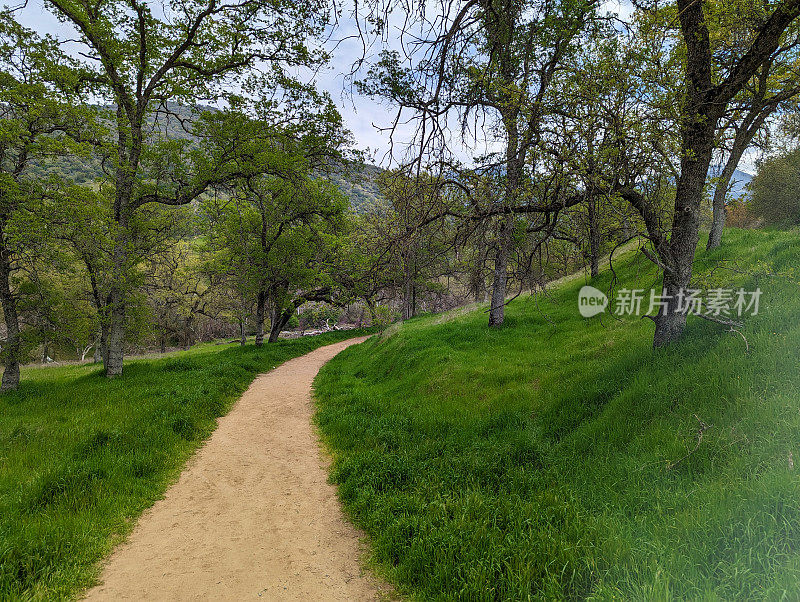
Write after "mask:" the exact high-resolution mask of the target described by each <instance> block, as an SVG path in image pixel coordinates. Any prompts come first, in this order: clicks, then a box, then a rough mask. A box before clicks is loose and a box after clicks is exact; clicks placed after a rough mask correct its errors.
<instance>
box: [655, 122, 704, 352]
mask: <svg viewBox="0 0 800 602" xmlns="http://www.w3.org/2000/svg"><path fill="white" fill-rule="evenodd" d="M716 124H717V118H715V117H714V116H713V115H708V114H702V115H701V114H700V112H699V111H698V112H696V113H695V116H694V119H693V120H692V122H691V123H690V124H689V125H687V127H686V130H685V132H684V134H683V143H682V150H683V153H682V155H683V158H682V159H681V175H680V177H679V178H678V185H677V189H676V192H675V211H674V213H673V218H672V235H671V237H670V239H669V243H668V246H667V250H666V253H665V254H663V255H662V259H664V258H666V259H668V262H667V263H665V265H666V267H667V269H666V270H664V278H663V294H664V295H666V297H665V300H666V301H667V303H666V304H665V305H664V306H662V307H661V309H660V311H659V313H658V315H657V316H655V324H656V330H655V334H654V335H653V346H654V347H663V346H665V345H669V344H670V343H674V342H675V341H677V340H678V339H679V338H680V337H681V335H682V334H683V331H684V329H685V327H686V314H685V313H681V312H679V311H677V309H678V307H677V302H676V295H678V294H679V293H681V292H684V291H686V289H688V288H689V282H690V281H691V278H692V264H693V263H694V256H695V252H696V251H697V242H698V240H699V238H700V204H701V200H702V198H703V187H704V186H705V182H706V177H707V175H708V167H709V165H710V164H711V154H712V148H713V141H714V132H715V130H716Z"/></svg>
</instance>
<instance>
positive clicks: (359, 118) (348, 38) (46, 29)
mask: <svg viewBox="0 0 800 602" xmlns="http://www.w3.org/2000/svg"><path fill="white" fill-rule="evenodd" d="M630 7H631V5H630V3H629V2H628V0H607V1H606V3H605V4H604V6H603V8H604V10H608V11H613V12H616V13H619V15H620V17H622V18H626V17H628V16H630V13H631V8H630ZM18 18H19V20H20V21H21V22H22V24H23V25H25V26H26V27H29V28H30V29H33V30H35V31H37V32H39V33H42V34H43V33H49V34H52V35H54V36H56V37H58V38H59V39H61V40H65V39H69V38H70V37H72V36H74V34H73V33H72V30H71V29H70V28H67V26H65V25H64V24H62V23H60V22H59V21H58V19H56V18H55V17H54V16H53V15H52V14H51V13H49V12H47V11H46V10H45V9H44V6H43V2H42V0H30V1H29V2H28V4H27V6H26V7H25V8H24V9H22V10H21V11H19V12H18ZM356 33H357V31H356V28H355V25H354V23H353V21H352V20H350V19H344V20H342V21H341V22H340V23H339V26H338V28H337V29H336V31H335V32H334V34H333V39H332V41H331V42H330V43H329V46H330V48H331V50H332V54H333V60H332V61H331V63H330V65H329V66H328V67H327V68H326V69H324V70H322V71H320V72H319V73H317V74H316V82H317V85H318V87H319V88H321V89H324V90H327V91H328V92H329V93H330V94H331V96H332V98H333V100H334V102H336V104H337V105H338V107H339V110H340V111H341V114H342V117H343V118H344V121H345V124H346V126H347V127H348V129H349V130H350V131H351V132H352V133H353V137H354V138H355V140H356V143H357V145H358V148H360V149H362V150H365V149H369V150H370V152H371V156H372V157H373V162H374V163H376V164H378V165H383V166H388V164H389V156H388V153H389V150H390V145H389V135H388V133H387V132H382V131H380V128H387V127H389V126H390V125H391V124H392V122H393V120H394V118H395V116H396V110H395V109H394V108H393V107H390V106H387V105H386V104H382V103H380V102H378V101H377V100H373V99H370V98H368V97H364V96H360V95H358V94H357V93H356V92H355V91H354V90H352V88H351V86H350V85H349V81H348V78H347V77H346V76H347V74H349V73H350V71H351V67H352V65H353V61H354V60H355V59H356V58H357V57H359V56H361V54H362V52H363V50H362V47H361V42H360V41H359V40H358V39H356V36H355V34H356ZM378 51H379V48H377V47H373V48H371V49H369V50H368V55H369V54H371V55H372V56H374V55H375V54H376V53H377V52H378ZM411 136H412V130H411V126H405V127H404V126H402V125H401V126H400V128H399V129H398V131H396V133H395V136H394V140H395V149H394V150H395V158H399V156H400V155H402V150H403V149H402V144H403V142H407V141H408V140H410V139H411ZM471 154H472V152H471V151H470V150H469V149H463V150H462V152H460V153H458V155H459V156H460V158H461V159H465V160H468V159H469V156H470V155H471ZM755 159H756V155H755V153H748V154H746V155H745V157H743V159H742V161H741V164H740V169H741V170H743V171H745V172H748V173H754V172H755V165H754V162H755Z"/></svg>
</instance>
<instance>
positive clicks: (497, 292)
mask: <svg viewBox="0 0 800 602" xmlns="http://www.w3.org/2000/svg"><path fill="white" fill-rule="evenodd" d="M513 225H514V218H513V216H512V215H511V214H509V215H506V216H504V217H503V218H502V221H501V222H500V229H499V232H498V234H497V251H496V253H495V257H494V282H493V283H492V304H491V306H490V307H489V326H501V325H502V324H503V320H504V319H505V308H506V283H507V282H508V257H509V255H510V252H511V229H512V227H513Z"/></svg>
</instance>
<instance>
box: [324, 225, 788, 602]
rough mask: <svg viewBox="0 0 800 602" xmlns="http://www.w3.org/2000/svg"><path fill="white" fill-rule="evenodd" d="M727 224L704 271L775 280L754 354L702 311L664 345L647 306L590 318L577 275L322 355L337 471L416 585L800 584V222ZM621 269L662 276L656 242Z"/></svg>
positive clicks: (714, 281)
mask: <svg viewBox="0 0 800 602" xmlns="http://www.w3.org/2000/svg"><path fill="white" fill-rule="evenodd" d="M726 237H727V240H726V241H725V244H724V245H723V247H722V248H721V249H719V250H717V251H715V252H714V253H712V254H707V253H705V252H704V251H703V252H699V253H698V263H697V268H696V273H697V278H696V281H697V284H698V285H699V286H702V287H703V288H706V287H709V288H710V287H713V286H736V287H738V286H740V285H741V286H744V287H745V288H746V289H750V288H754V287H756V286H759V287H761V289H762V290H763V296H762V298H761V308H760V309H761V311H760V313H759V315H757V316H754V317H750V318H749V319H748V320H747V323H746V325H745V327H744V329H743V334H744V336H745V337H746V338H747V341H748V342H749V345H750V352H749V353H746V352H745V342H744V340H743V339H742V337H740V336H739V335H736V334H732V333H729V332H725V330H724V329H723V328H721V327H720V326H718V325H716V324H712V323H710V322H706V321H703V320H700V319H697V318H690V322H689V327H688V331H687V335H686V338H685V340H683V341H682V342H681V343H680V344H678V345H675V346H673V347H671V348H670V349H665V350H660V351H653V350H652V349H651V340H652V338H651V337H652V331H653V325H652V323H651V322H650V321H648V320H641V319H637V318H624V319H620V320H616V319H613V318H611V317H609V316H608V315H604V316H602V317H595V318H592V319H588V320H587V319H584V318H582V317H580V315H579V314H578V311H577V293H578V290H579V288H580V287H581V286H582V285H583V284H584V282H583V281H582V280H581V281H575V282H570V283H567V284H565V285H563V286H562V287H561V288H559V289H557V290H554V291H551V293H550V294H549V296H547V297H544V298H542V297H540V298H520V299H517V300H515V301H514V302H512V303H511V304H510V305H509V307H508V319H507V324H506V326H505V327H503V328H502V329H499V330H489V329H488V328H487V327H486V325H485V323H486V315H485V314H484V313H483V311H475V312H472V313H468V314H465V315H455V317H453V319H451V320H443V319H442V318H441V317H424V318H420V319H417V320H412V321H410V322H407V323H405V324H404V325H403V326H402V328H400V329H399V330H397V331H396V332H395V333H394V334H392V335H391V336H388V337H384V338H379V337H373V338H372V339H371V340H370V341H368V342H366V343H364V344H362V345H359V346H357V347H353V348H350V349H348V350H347V351H345V352H344V353H342V354H341V355H339V356H338V357H337V358H335V359H334V360H333V361H332V362H331V363H329V364H328V365H327V366H326V367H325V368H324V369H323V371H322V372H321V373H320V375H319V376H318V378H317V381H316V386H317V392H318V398H319V401H318V404H319V405H318V413H317V420H318V423H319V425H320V427H321V429H322V432H323V433H324V437H325V438H326V441H327V443H328V444H329V446H330V448H331V449H332V451H333V453H334V457H335V462H334V468H333V473H332V478H333V480H334V481H335V482H336V483H338V484H339V487H340V489H339V491H340V496H341V498H342V500H343V502H344V504H345V506H346V508H347V510H348V511H349V512H350V514H351V515H352V517H353V518H354V520H355V522H356V523H358V524H359V525H361V526H362V527H363V528H364V529H365V530H366V531H367V532H368V533H369V535H370V536H371V539H372V542H373V550H374V552H373V555H374V560H375V562H376V563H377V564H378V565H379V566H380V567H382V569H383V571H384V572H385V573H386V575H387V576H388V577H389V578H390V579H391V580H393V581H394V582H395V583H397V584H398V585H399V589H400V590H401V591H403V592H406V593H410V594H414V595H415V596H416V597H419V598H420V599H456V598H457V599H467V600H483V599H487V600H488V599H515V600H521V599H528V598H539V599H553V598H592V599H611V598H617V599H619V598H623V599H636V600H643V599H648V600H659V599H672V598H687V599H707V600H718V599H733V598H736V599H781V598H785V599H798V598H800V369H799V368H800V320H798V316H800V285H799V284H798V274H797V273H796V271H795V270H796V267H795V266H798V265H800V235H798V233H797V232H789V233H786V232H784V233H779V232H768V233H764V232H752V231H730V232H727V233H726ZM703 247H704V243H703V244H702V245H701V248H703ZM615 270H616V274H617V277H618V279H619V282H618V283H617V287H618V288H621V287H628V288H634V287H638V288H647V289H649V288H650V287H651V286H653V285H654V284H656V283H657V280H656V278H655V272H654V270H653V268H652V265H651V264H649V262H648V261H647V260H645V259H644V258H642V257H641V256H639V257H635V256H634V255H632V254H629V255H628V256H626V257H625V258H624V260H622V261H619V262H616V263H615ZM593 284H594V285H595V286H597V287H598V288H600V289H608V288H609V286H610V284H611V274H610V273H608V272H607V273H605V274H603V275H602V276H601V277H600V278H599V279H598V280H597V281H596V282H594V283H593ZM701 433H702V434H701Z"/></svg>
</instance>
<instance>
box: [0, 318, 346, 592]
mask: <svg viewBox="0 0 800 602" xmlns="http://www.w3.org/2000/svg"><path fill="white" fill-rule="evenodd" d="M357 334H359V333H358V332H354V331H350V332H334V333H328V334H325V335H320V336H316V337H307V338H302V339H297V340H292V341H280V342H278V343H275V344H271V345H265V346H264V347H263V348H262V349H257V348H255V347H254V346H252V345H250V346H247V347H243V348H242V347H239V346H238V345H235V346H231V345H225V346H214V345H204V346H200V347H198V348H196V349H193V350H191V351H189V352H180V353H178V354H174V355H173V356H172V357H167V358H165V359H154V360H138V361H133V362H130V363H126V366H125V374H124V376H123V377H122V378H120V379H117V380H113V381H109V380H107V379H106V378H105V377H104V376H103V375H102V374H101V371H100V369H99V368H98V367H96V366H92V365H84V366H67V367H55V368H54V367H50V368H37V369H27V370H25V371H24V372H23V375H22V386H21V387H20V390H19V391H18V392H17V393H14V394H6V395H3V396H0V599H9V598H23V599H25V598H36V599H48V600H50V599H60V598H68V597H71V596H74V595H75V594H76V593H78V592H79V591H80V589H81V588H84V587H86V586H88V585H90V584H91V583H92V580H93V577H94V575H95V574H96V571H97V564H96V563H97V561H98V560H100V559H101V558H102V557H104V556H105V555H106V554H108V553H109V552H110V550H111V548H112V546H113V545H114V543H116V542H117V541H119V540H120V538H121V536H123V535H124V534H125V533H127V532H128V531H129V530H130V528H131V527H132V525H133V521H135V519H136V518H137V517H138V515H139V514H140V513H141V512H142V511H143V510H144V509H145V508H147V507H148V506H150V505H151V504H152V503H153V502H154V501H155V500H157V499H158V498H159V497H160V496H161V495H162V493H163V492H164V490H165V489H166V488H167V486H168V485H169V484H170V482H172V480H173V479H174V478H175V477H176V476H177V474H178V472H179V471H180V468H181V467H182V466H183V465H184V463H185V462H186V460H187V459H188V458H189V456H191V454H192V453H193V452H194V451H195V450H196V449H197V447H198V446H199V445H200V444H201V443H202V441H203V440H204V439H205V438H206V437H207V436H208V435H209V434H210V433H211V432H212V431H213V430H214V427H215V426H216V418H217V417H218V416H222V415H223V414H225V413H226V412H227V411H228V410H229V409H230V407H231V405H232V403H233V401H234V400H236V399H237V398H238V397H239V396H240V395H241V393H242V392H244V390H245V389H246V388H247V386H248V385H249V383H250V382H251V381H252V379H253V378H254V376H255V375H256V374H258V373H260V372H265V371H267V370H270V369H271V368H273V367H274V366H275V365H277V364H279V363H281V362H283V361H285V360H287V359H290V358H292V357H297V356H299V355H303V354H304V353H307V352H308V351H311V350H313V349H315V348H317V347H319V346H321V345H324V344H328V343H333V342H336V341H339V340H343V339H346V338H351V337H353V336H356V335H357Z"/></svg>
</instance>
